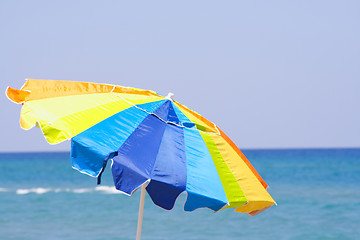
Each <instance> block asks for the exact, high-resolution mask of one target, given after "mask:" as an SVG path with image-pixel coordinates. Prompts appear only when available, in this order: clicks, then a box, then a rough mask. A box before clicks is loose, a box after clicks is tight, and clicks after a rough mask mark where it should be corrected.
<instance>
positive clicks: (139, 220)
mask: <svg viewBox="0 0 360 240" xmlns="http://www.w3.org/2000/svg"><path fill="white" fill-rule="evenodd" d="M145 186H146V184H143V185H142V186H141V196H140V205H139V216H138V225H137V231H136V240H140V238H141V226H142V220H143V215H144V202H145Z"/></svg>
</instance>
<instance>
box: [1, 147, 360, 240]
mask: <svg viewBox="0 0 360 240" xmlns="http://www.w3.org/2000/svg"><path fill="white" fill-rule="evenodd" d="M244 153H245V155H246V156H247V157H248V158H249V160H250V161H251V162H252V164H253V165H254V167H255V168H256V169H257V170H258V172H259V173H260V174H261V176H262V177H263V178H264V179H265V181H266V182H267V183H268V184H269V186H270V188H269V192H270V194H271V195H272V196H273V198H274V199H275V200H276V201H277V203H278V206H274V207H272V208H270V209H269V210H267V211H265V212H263V213H261V214H259V215H257V216H255V217H250V216H248V215H246V214H239V213H235V212H233V210H231V209H227V210H224V211H221V212H219V213H213V212H212V211H211V210H208V209H199V210H196V211H194V212H191V213H189V212H184V211H183V210H182V208H183V203H184V197H185V196H181V197H180V198H179V199H178V201H177V204H176V206H175V208H174V209H173V210H172V211H165V210H163V209H161V208H159V207H156V206H155V205H154V204H153V203H152V202H151V200H150V199H149V198H148V197H147V198H146V201H145V212H144V222H143V231H142V239H144V240H145V239H149V240H150V239H247V240H251V239H269V240H272V239H274V240H275V239H276V240H280V239H294V240H295V239H299V240H300V239H308V240H310V239H342V240H345V239H359V236H360V228H359V223H360V216H359V214H360V186H359V182H360V149H320V150H246V151H244ZM0 171H1V174H0V239H2V240H8V239H26V240H32V239H34V240H35V239H36V240H39V239H46V240H52V239H72V240H75V239H76V240H79V239H135V234H136V224H137V214H138V204H139V195H140V194H139V193H138V192H137V193H135V194H134V195H133V196H132V197H128V196H125V195H122V194H119V193H118V192H116V191H115V190H114V189H113V187H112V186H113V185H112V178H111V176H110V175H111V173H110V169H109V168H108V169H106V171H105V173H104V176H103V181H102V185H99V186H97V185H96V179H94V178H92V177H89V176H87V175H84V174H81V173H79V172H77V171H76V170H73V169H72V168H71V163H70V156H69V153H22V154H20V153H11V154H10V153H6V154H0Z"/></svg>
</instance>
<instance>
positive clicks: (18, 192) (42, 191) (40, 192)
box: [16, 188, 51, 195]
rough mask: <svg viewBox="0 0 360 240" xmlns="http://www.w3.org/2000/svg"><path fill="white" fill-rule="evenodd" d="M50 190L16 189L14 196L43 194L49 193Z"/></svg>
mask: <svg viewBox="0 0 360 240" xmlns="http://www.w3.org/2000/svg"><path fill="white" fill-rule="evenodd" d="M50 191H51V188H30V189H18V190H16V194H19V195H24V194H29V193H36V194H44V193H47V192H50Z"/></svg>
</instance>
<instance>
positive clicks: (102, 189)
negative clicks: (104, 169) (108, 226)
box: [0, 186, 121, 195]
mask: <svg viewBox="0 0 360 240" xmlns="http://www.w3.org/2000/svg"><path fill="white" fill-rule="evenodd" d="M0 192H9V190H8V189H5V188H0ZM15 192H16V194H18V195H25V194H30V193H35V194H44V193H49V192H54V193H61V192H69V193H75V194H83V193H100V194H119V193H121V192H120V191H118V190H116V188H115V187H111V186H97V187H95V188H41V187H39V188H27V189H26V188H20V189H17V190H16V191H15Z"/></svg>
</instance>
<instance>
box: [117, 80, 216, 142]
mask: <svg viewBox="0 0 360 240" xmlns="http://www.w3.org/2000/svg"><path fill="white" fill-rule="evenodd" d="M114 89H115V87H114ZM114 89H113V90H114ZM113 90H112V91H111V93H112V94H114V95H115V96H117V97H119V98H121V100H123V101H125V102H127V103H129V104H130V105H132V106H134V107H135V108H137V109H139V110H141V111H143V112H146V113H147V114H150V115H153V116H155V117H157V118H158V119H159V120H161V121H163V122H164V123H167V124H172V125H175V126H178V127H181V128H188V129H192V128H189V127H186V126H184V125H180V124H177V123H174V122H171V121H166V120H164V119H162V118H161V117H159V116H158V115H156V114H155V113H151V112H148V111H146V110H145V109H142V108H141V107H138V106H137V105H136V104H134V103H132V102H130V101H128V100H126V99H125V98H123V97H122V96H120V95H118V94H115V93H114V92H113ZM170 101H171V100H170ZM213 124H214V126H215V129H216V130H217V133H216V132H208V133H212V134H216V135H221V133H220V131H219V129H218V127H217V126H216V125H215V123H213ZM196 130H198V131H200V132H206V131H203V130H201V129H196Z"/></svg>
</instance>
